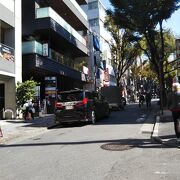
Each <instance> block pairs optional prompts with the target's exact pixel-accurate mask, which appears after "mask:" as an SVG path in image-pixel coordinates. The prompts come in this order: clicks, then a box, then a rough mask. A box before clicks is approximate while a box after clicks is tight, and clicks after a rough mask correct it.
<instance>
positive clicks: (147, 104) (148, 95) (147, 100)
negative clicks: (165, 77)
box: [145, 92, 151, 108]
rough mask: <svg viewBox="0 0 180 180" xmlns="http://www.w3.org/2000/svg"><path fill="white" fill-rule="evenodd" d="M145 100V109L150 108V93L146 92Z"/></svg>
mask: <svg viewBox="0 0 180 180" xmlns="http://www.w3.org/2000/svg"><path fill="white" fill-rule="evenodd" d="M145 100H146V107H147V108H149V107H151V93H150V92H146V96H145Z"/></svg>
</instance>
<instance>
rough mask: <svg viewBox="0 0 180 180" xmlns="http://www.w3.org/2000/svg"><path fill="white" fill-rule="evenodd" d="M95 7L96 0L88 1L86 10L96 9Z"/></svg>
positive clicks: (96, 5) (96, 6)
mask: <svg viewBox="0 0 180 180" xmlns="http://www.w3.org/2000/svg"><path fill="white" fill-rule="evenodd" d="M97 8H98V1H93V2H90V3H88V10H91V9H97Z"/></svg>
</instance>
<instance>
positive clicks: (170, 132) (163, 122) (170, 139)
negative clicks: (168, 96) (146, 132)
mask: <svg viewBox="0 0 180 180" xmlns="http://www.w3.org/2000/svg"><path fill="white" fill-rule="evenodd" d="M152 138H153V139H154V140H155V141H157V142H159V143H161V144H163V145H167V146H171V147H177V148H180V142H178V141H177V138H176V135H175V131H174V122H173V119H172V115H171V111H170V110H168V109H165V110H163V114H162V112H161V111H159V112H158V113H157V116H156V123H155V126H154V131H153V134H152Z"/></svg>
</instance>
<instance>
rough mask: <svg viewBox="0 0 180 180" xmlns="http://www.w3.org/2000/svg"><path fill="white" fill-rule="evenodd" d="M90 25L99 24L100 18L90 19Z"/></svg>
mask: <svg viewBox="0 0 180 180" xmlns="http://www.w3.org/2000/svg"><path fill="white" fill-rule="evenodd" d="M89 25H90V26H91V27H94V26H99V19H98V18H96V19H90V20H89Z"/></svg>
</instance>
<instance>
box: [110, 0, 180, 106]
mask: <svg viewBox="0 0 180 180" xmlns="http://www.w3.org/2000/svg"><path fill="white" fill-rule="evenodd" d="M110 2H111V4H112V5H113V6H114V9H113V11H112V10H108V11H107V13H108V14H109V15H110V16H111V17H113V19H114V22H115V23H116V24H117V25H118V26H121V27H123V28H127V29H129V30H131V31H133V32H134V34H133V36H134V37H135V38H134V39H140V38H141V37H144V38H145V41H146V44H147V48H148V51H149V54H148V58H149V59H150V61H151V63H152V65H153V68H154V70H155V71H156V73H157V75H158V80H159V86H160V90H161V91H160V92H161V103H162V104H161V107H162V105H164V103H163V97H165V94H166V93H165V81H164V80H165V79H164V62H165V61H166V60H167V57H166V52H165V48H166V44H165V42H164V41H165V39H164V29H163V25H162V24H163V21H164V20H167V19H168V18H170V17H171V15H172V13H174V11H176V10H177V9H178V8H179V3H180V0H168V1H165V0H110ZM158 28H159V29H158ZM148 51H146V53H147V52H148Z"/></svg>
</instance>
